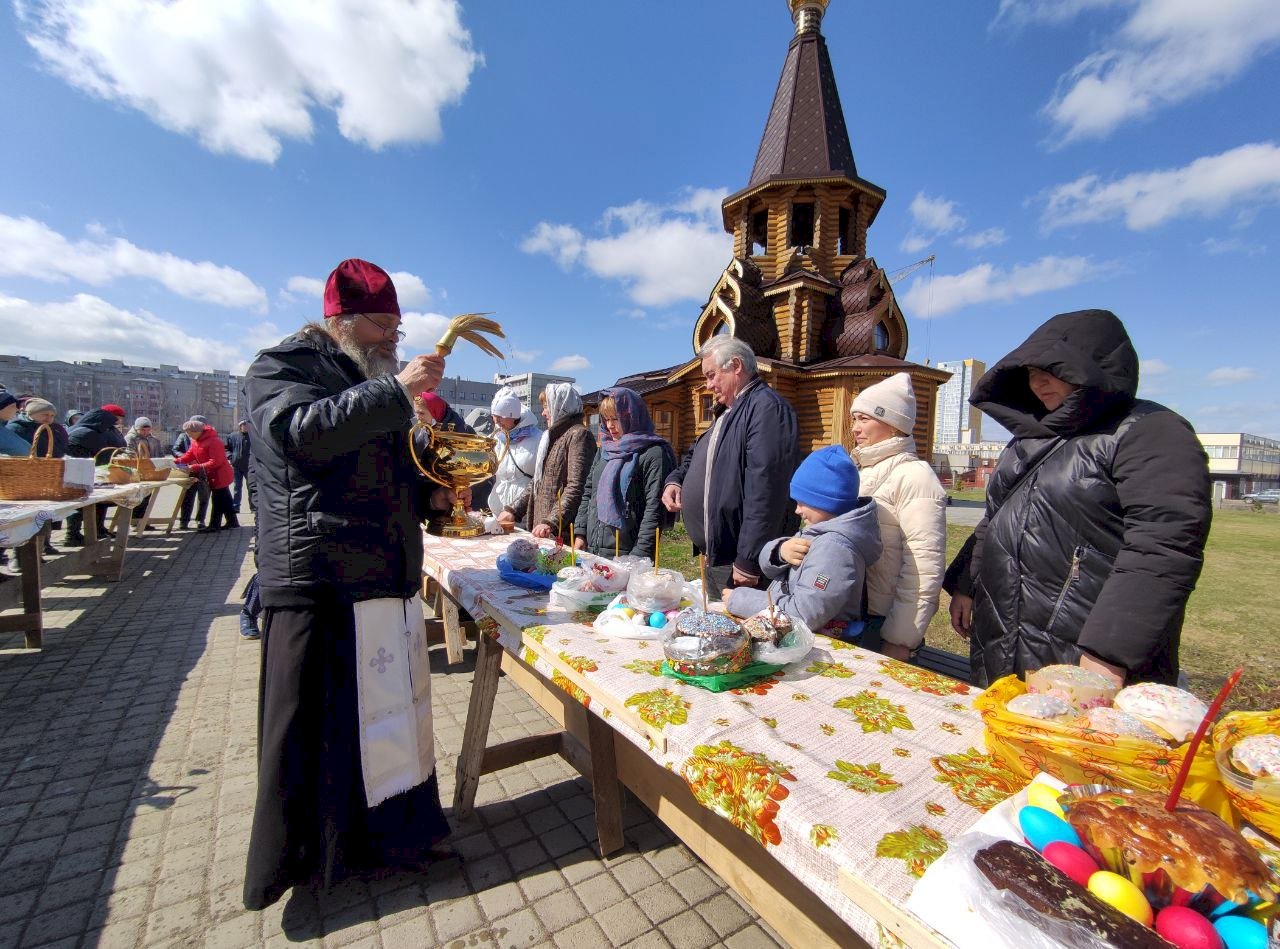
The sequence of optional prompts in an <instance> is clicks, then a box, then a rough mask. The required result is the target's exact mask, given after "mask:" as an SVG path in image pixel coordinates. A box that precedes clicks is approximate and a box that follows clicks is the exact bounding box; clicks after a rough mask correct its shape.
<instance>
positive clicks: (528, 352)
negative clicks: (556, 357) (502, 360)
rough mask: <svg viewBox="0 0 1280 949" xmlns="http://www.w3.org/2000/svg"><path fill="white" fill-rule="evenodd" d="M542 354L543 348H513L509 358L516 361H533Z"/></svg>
mask: <svg viewBox="0 0 1280 949" xmlns="http://www.w3.org/2000/svg"><path fill="white" fill-rule="evenodd" d="M541 355H542V350H541V349H512V350H511V352H510V353H509V358H510V359H511V360H512V361H514V362H533V361H534V360H535V359H537V358H538V357H539V356H541Z"/></svg>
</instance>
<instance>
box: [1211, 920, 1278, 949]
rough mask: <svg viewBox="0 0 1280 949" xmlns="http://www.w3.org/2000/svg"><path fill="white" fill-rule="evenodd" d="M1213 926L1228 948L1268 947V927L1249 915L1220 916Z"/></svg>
mask: <svg viewBox="0 0 1280 949" xmlns="http://www.w3.org/2000/svg"><path fill="white" fill-rule="evenodd" d="M1213 928H1214V929H1216V930H1217V931H1218V935H1219V936H1221V937H1222V942H1223V945H1225V946H1226V947H1227V949H1267V927H1266V926H1264V925H1262V923H1259V922H1257V921H1255V920H1252V919H1249V918H1248V917H1247V916H1220V917H1218V919H1217V921H1216V922H1215V923H1214V924H1213Z"/></svg>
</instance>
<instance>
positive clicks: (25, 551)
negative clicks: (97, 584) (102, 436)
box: [0, 482, 164, 649]
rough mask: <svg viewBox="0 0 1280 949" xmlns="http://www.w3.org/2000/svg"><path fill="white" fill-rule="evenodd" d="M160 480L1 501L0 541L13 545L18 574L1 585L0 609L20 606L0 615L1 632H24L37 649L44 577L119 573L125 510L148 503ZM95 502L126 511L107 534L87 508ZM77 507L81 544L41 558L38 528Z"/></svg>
mask: <svg viewBox="0 0 1280 949" xmlns="http://www.w3.org/2000/svg"><path fill="white" fill-rule="evenodd" d="M163 483H164V482H141V483H138V484H130V485H121V486H116V485H96V486H95V487H94V489H93V493H92V494H90V495H88V496H87V497H84V498H81V499H79V500H75V501H0V547H11V548H14V549H15V553H16V554H17V558H18V566H19V569H20V570H21V571H22V576H21V577H20V578H19V579H17V580H11V581H9V582H7V583H4V584H3V585H0V610H9V609H14V608H15V607H21V608H22V612H21V613H20V614H18V615H16V616H0V632H15V631H19V632H23V633H24V634H25V637H24V638H25V642H26V646H27V647H28V648H29V649H39V648H41V646H42V645H43V643H44V607H43V603H42V600H41V595H40V590H41V586H42V584H43V583H46V582H47V583H56V582H58V581H59V580H61V579H62V578H63V577H66V576H70V575H73V574H88V575H89V576H102V577H105V578H106V579H107V580H109V581H116V580H119V579H120V576H121V574H122V573H123V571H124V558H125V553H126V552H127V551H128V549H129V517H128V514H127V512H128V511H130V510H132V509H133V508H134V507H136V506H137V505H139V504H149V503H150V501H151V498H152V496H153V495H154V494H155V492H156V491H157V490H158V489H159V488H160V486H161V485H162V484H163ZM98 504H112V505H115V506H116V507H117V508H118V509H119V510H121V511H124V512H125V514H124V516H118V517H117V518H116V520H115V524H114V526H113V529H111V530H110V531H109V532H108V533H107V535H106V536H104V537H99V536H98V519H97V518H96V517H95V516H94V514H93V512H92V511H91V510H90V509H91V508H93V507H94V506H96V505H98ZM78 510H83V511H85V518H84V527H83V531H84V546H83V547H81V548H80V549H79V550H74V551H71V550H69V551H66V552H65V554H64V555H63V556H61V557H59V558H58V559H57V560H56V561H54V562H53V563H50V564H42V563H41V554H42V553H43V552H44V551H43V543H44V542H43V539H42V531H43V529H44V528H45V526H46V525H48V524H51V523H53V522H54V521H64V520H66V519H67V518H68V517H70V516H71V515H72V514H73V513H75V512H76V511H78Z"/></svg>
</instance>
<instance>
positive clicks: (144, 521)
mask: <svg viewBox="0 0 1280 949" xmlns="http://www.w3.org/2000/svg"><path fill="white" fill-rule="evenodd" d="M144 483H146V484H154V485H155V486H156V489H155V490H154V491H152V492H151V493H150V496H149V497H148V499H147V502H146V505H147V506H146V509H145V510H144V511H143V513H142V516H141V517H139V518H136V519H133V533H134V534H135V535H139V534H141V533H142V532H143V531H145V530H146V529H147V528H148V527H150V526H152V525H156V524H162V525H164V532H165V535H166V536H168V535H170V534H172V533H173V525H174V524H175V523H177V520H178V514H179V513H180V512H181V510H182V502H183V500H184V499H185V498H186V496H187V492H188V491H190V490H191V489H192V487H193V486H194V485H195V483H196V479H195V478H191V477H187V476H183V477H174V476H170V477H169V478H166V479H165V480H164V481H150V482H144ZM170 500H172V506H171V507H165V506H164V505H165V503H166V502H168V501H170ZM157 508H159V509H160V513H158V514H157V513H156V509H157ZM116 516H117V517H120V516H121V513H120V512H119V511H117V513H116Z"/></svg>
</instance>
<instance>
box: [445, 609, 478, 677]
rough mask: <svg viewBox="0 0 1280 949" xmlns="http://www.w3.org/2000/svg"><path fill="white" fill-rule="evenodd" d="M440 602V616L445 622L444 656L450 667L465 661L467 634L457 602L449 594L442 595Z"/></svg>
mask: <svg viewBox="0 0 1280 949" xmlns="http://www.w3.org/2000/svg"><path fill="white" fill-rule="evenodd" d="M440 600H441V601H442V602H441V610H440V615H441V619H443V620H444V654H445V657H446V658H447V659H448V660H449V665H453V664H454V663H455V662H461V661H462V659H463V652H464V651H465V650H466V648H467V634H466V633H465V632H463V630H462V617H461V616H459V615H458V604H457V602H456V601H455V600H454V599H453V597H451V596H449V595H447V594H445V595H442V596H441V597H440ZM478 661H479V660H477V662H478Z"/></svg>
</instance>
